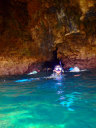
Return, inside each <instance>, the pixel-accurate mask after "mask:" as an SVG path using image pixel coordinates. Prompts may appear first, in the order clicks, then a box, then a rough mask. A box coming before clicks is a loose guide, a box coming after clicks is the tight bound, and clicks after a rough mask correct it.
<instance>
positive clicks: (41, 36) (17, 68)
mask: <svg viewBox="0 0 96 128" xmlns="http://www.w3.org/2000/svg"><path fill="white" fill-rule="evenodd" d="M95 22H96V2H95V1H94V0H89V1H87V0H84V1H82V0H75V1H74V2H73V0H70V1H66V0H60V1H59V0H56V1H55V0H52V1H50V0H47V1H46V0H41V1H38V0H32V1H31V0H28V1H27V0H9V1H7V0H1V1H0V42H1V43H0V62H1V66H0V75H16V74H24V73H26V72H28V71H29V68H30V66H31V69H32V67H34V66H32V65H34V64H36V65H39V67H41V68H40V70H42V68H46V67H47V68H52V69H53V67H54V65H56V64H59V63H60V62H62V66H63V68H64V69H65V70H66V69H68V68H70V67H74V66H77V67H79V68H80V69H91V68H96V24H95ZM42 65H43V66H42ZM37 67H38V66H37ZM35 69H36V68H35ZM35 69H34V68H33V70H35ZM37 70H38V69H37Z"/></svg>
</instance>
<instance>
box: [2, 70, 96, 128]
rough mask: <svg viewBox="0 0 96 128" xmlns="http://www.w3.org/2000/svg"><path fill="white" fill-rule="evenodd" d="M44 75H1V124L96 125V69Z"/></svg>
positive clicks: (28, 127) (32, 127)
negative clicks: (53, 76)
mask: <svg viewBox="0 0 96 128" xmlns="http://www.w3.org/2000/svg"><path fill="white" fill-rule="evenodd" d="M79 75H80V76H79ZM43 76H45V75H44V74H42V73H41V74H38V75H35V76H34V75H31V76H27V75H25V76H15V77H8V78H1V79H0V128H96V70H92V71H87V72H81V73H79V74H78V73H77V74H75V73H66V74H65V75H63V76H62V78H61V79H46V78H43ZM34 77H36V78H38V77H40V79H31V78H34ZM23 79H28V81H21V82H16V81H17V80H23ZM29 79H31V80H29Z"/></svg>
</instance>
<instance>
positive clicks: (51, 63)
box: [43, 49, 60, 70]
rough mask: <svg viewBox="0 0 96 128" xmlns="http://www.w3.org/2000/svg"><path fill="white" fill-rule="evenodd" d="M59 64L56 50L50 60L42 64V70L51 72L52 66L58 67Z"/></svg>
mask: <svg viewBox="0 0 96 128" xmlns="http://www.w3.org/2000/svg"><path fill="white" fill-rule="evenodd" d="M58 64H60V60H59V59H57V49H56V50H54V51H53V57H52V60H50V61H46V62H45V63H44V64H43V69H46V70H48V69H49V70H53V69H54V66H55V65H58Z"/></svg>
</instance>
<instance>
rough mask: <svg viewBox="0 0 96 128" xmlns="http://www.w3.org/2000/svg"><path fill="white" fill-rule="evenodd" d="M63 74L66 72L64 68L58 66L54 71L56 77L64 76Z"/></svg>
mask: <svg viewBox="0 0 96 128" xmlns="http://www.w3.org/2000/svg"><path fill="white" fill-rule="evenodd" d="M62 72H64V70H63V69H62V67H61V66H60V65H56V66H55V68H54V70H53V73H54V75H57V76H59V75H61V74H62Z"/></svg>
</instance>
